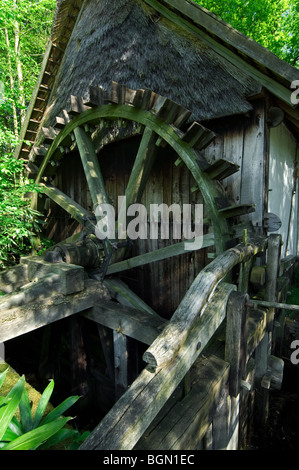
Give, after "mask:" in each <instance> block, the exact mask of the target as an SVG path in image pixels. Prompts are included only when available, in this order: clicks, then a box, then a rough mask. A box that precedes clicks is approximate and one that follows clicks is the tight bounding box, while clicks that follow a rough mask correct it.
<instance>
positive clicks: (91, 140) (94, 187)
mask: <svg viewBox="0 0 299 470" xmlns="http://www.w3.org/2000/svg"><path fill="white" fill-rule="evenodd" d="M190 115H191V112H190V111H188V110H186V109H185V108H183V107H181V106H180V105H178V104H177V103H175V102H173V101H171V100H170V99H168V98H164V97H162V96H160V95H157V94H156V93H154V92H153V91H151V90H137V91H133V90H130V89H128V88H127V87H125V86H122V85H119V84H117V83H115V82H112V85H111V90H110V93H109V94H106V93H104V92H103V90H102V88H100V87H99V88H95V87H91V88H90V90H89V93H88V95H87V96H85V97H75V96H71V99H70V107H69V109H67V110H63V111H62V113H61V115H60V116H58V117H56V123H55V124H54V126H53V127H52V128H43V140H42V142H41V143H40V145H39V147H37V148H35V156H34V157H33V159H32V160H31V161H29V168H31V171H32V168H33V170H34V171H35V172H36V173H37V175H36V183H39V184H41V185H42V188H43V192H44V194H45V195H46V196H47V197H49V198H50V199H51V200H52V201H54V202H55V203H56V204H57V205H59V206H60V207H61V208H63V209H64V210H65V211H66V212H67V213H68V214H69V215H70V216H71V217H72V218H73V219H75V220H76V221H77V222H78V223H79V224H81V226H83V227H84V231H85V236H86V234H87V235H88V234H95V228H96V223H97V221H96V217H95V214H94V211H95V208H96V207H97V206H98V205H100V204H103V203H111V198H110V195H109V194H108V191H107V188H106V184H105V181H104V178H103V174H102V170H101V157H98V155H97V148H96V145H95V141H97V145H99V144H98V141H99V137H98V136H99V135H100V136H102V137H101V138H102V140H103V141H104V136H105V132H103V129H105V128H106V129H107V128H109V126H110V127H111V126H113V127H114V129H115V127H118V128H120V127H122V126H124V125H125V126H128V123H129V125H130V126H131V131H130V132H134V133H135V134H139V135H140V141H139V143H138V149H137V153H136V156H135V158H134V163H133V166H132V168H131V173H130V177H129V179H128V181H127V185H126V188H125V192H124V195H125V196H126V208H128V207H129V206H130V205H132V204H135V203H140V202H141V200H142V195H143V193H144V190H145V187H146V183H147V180H148V178H149V175H150V173H151V171H152V167H153V164H154V162H155V159H156V158H157V151H158V149H159V148H164V147H167V148H170V149H171V150H172V152H173V153H174V154H175V159H174V162H173V163H174V164H175V165H176V166H180V165H185V166H186V167H187V169H188V170H189V172H190V174H191V175H192V178H193V179H194V184H193V186H192V188H191V192H193V191H196V190H199V191H200V193H201V195H202V200H203V204H204V207H205V211H206V213H207V217H206V218H205V220H204V221H205V222H207V223H208V224H209V225H210V230H209V231H210V233H209V234H207V235H205V236H204V241H203V247H207V246H211V245H214V247H215V253H216V255H217V254H219V253H221V252H223V251H224V250H225V248H226V244H227V242H228V240H229V239H230V237H231V232H230V225H231V224H230V220H231V218H232V217H235V216H238V215H240V214H242V213H244V211H245V212H248V211H250V210H252V207H247V206H246V207H242V206H234V205H230V203H229V201H228V199H227V197H226V195H225V192H224V190H223V188H222V186H221V183H220V181H221V179H223V178H225V177H227V176H229V175H231V174H232V173H234V172H236V171H238V167H237V166H236V165H234V164H232V163H230V162H228V161H225V160H221V161H217V162H215V163H214V164H212V165H210V164H209V163H208V162H207V161H206V160H205V158H204V157H203V155H202V153H201V151H202V150H203V149H204V148H206V147H207V146H208V145H209V144H210V143H211V142H212V140H213V139H214V137H215V135H214V133H213V132H211V131H210V130H208V129H206V128H205V127H203V126H202V125H201V124H199V123H197V122H193V123H192V124H191V125H189V124H188V125H187V126H186V123H187V121H188V120H189V119H190ZM132 129H133V131H132ZM95 136H97V137H95ZM74 149H76V151H77V152H78V153H79V155H80V159H81V162H82V166H83V169H84V174H85V177H86V181H87V187H88V191H89V192H90V197H91V201H92V207H91V208H90V209H91V210H87V209H86V208H83V207H82V206H81V205H80V204H79V203H78V202H76V201H75V200H74V199H72V198H71V197H69V196H68V195H67V194H65V193H64V192H62V191H61V190H60V189H58V188H57V187H55V186H54V185H53V184H52V181H54V180H55V174H56V172H57V168H58V165H59V164H61V162H62V161H63V160H64V159H66V158H67V155H68V152H69V151H70V150H74ZM69 161H70V160H69ZM189 189H190V188H189ZM37 202H38V198H37V197H36V198H35V200H34V205H35V207H38V204H37ZM113 202H114V203H115V201H113ZM158 202H159V203H161V202H162V201H158ZM211 232H212V233H211ZM90 243H92V242H90ZM96 245H97V247H98V248H99V247H100V248H99V249H100V250H102V256H100V257H99V258H98V261H96V262H93V261H91V262H89V267H97V268H99V271H100V272H101V273H102V278H106V277H107V276H111V275H115V274H119V273H122V272H123V271H126V270H128V269H132V268H134V267H136V266H140V265H145V264H148V263H154V262H155V261H159V260H163V259H167V258H169V257H172V256H177V255H181V254H183V253H184V252H185V244H184V242H180V243H175V244H173V245H169V246H167V247H163V248H160V249H159V248H158V249H154V250H151V251H150V252H149V253H146V254H142V255H139V256H130V254H129V257H128V250H125V249H124V243H123V241H122V242H121V243H120V241H119V240H112V241H111V240H110V241H109V240H108V239H106V240H102V243H100V244H99V242H98V241H97V243H96ZM97 247H95V246H93V248H94V250H95V251H92V255H91V256H92V257H93V260H95V258H96V256H95V252H96V249H97ZM68 248H70V247H68ZM71 251H72V252H73V253H75V251H77V250H74V249H73V250H71ZM116 252H117V253H116ZM68 254H69V255H70V252H69V251H68ZM70 256H71V255H70ZM70 256H69V257H68V261H69V262H74V263H75V262H76V261H75V260H76V258H72V257H70ZM84 256H85V255H84ZM78 264H81V263H80V262H78Z"/></svg>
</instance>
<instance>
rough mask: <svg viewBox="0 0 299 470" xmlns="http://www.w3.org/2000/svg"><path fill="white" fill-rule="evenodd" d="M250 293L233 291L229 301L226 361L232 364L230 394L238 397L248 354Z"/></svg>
mask: <svg viewBox="0 0 299 470" xmlns="http://www.w3.org/2000/svg"><path fill="white" fill-rule="evenodd" d="M247 300H248V295H246V294H243V293H241V292H232V294H231V295H230V297H229V299H228V303H227V320H226V339H225V361H226V362H228V363H229V364H230V373H229V394H230V396H232V397H237V396H238V395H239V393H240V390H241V388H240V387H241V380H242V379H244V374H245V368H246V355H247V351H246V349H247V341H246V338H247V331H246V314H247V309H246V302H247Z"/></svg>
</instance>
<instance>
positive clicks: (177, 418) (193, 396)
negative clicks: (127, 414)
mask: <svg viewBox="0 0 299 470" xmlns="http://www.w3.org/2000/svg"><path fill="white" fill-rule="evenodd" d="M228 376H229V364H228V363H227V362H224V361H223V360H222V359H220V358H218V357H216V356H209V357H199V358H198V360H197V361H196V362H195V364H194V367H193V370H192V388H191V390H190V392H189V393H188V395H187V396H186V397H184V398H183V399H181V400H179V401H178V402H177V403H176V404H175V405H174V406H173V407H172V408H171V410H169V412H168V413H167V414H166V415H165V416H164V418H163V419H162V420H159V421H158V422H157V424H156V427H150V428H149V430H148V431H150V432H146V433H145V435H144V436H143V437H142V438H141V439H140V441H139V442H138V443H137V445H136V446H135V448H134V450H172V451H174V450H194V449H196V448H197V446H198V444H199V442H200V441H201V439H203V437H204V436H205V434H206V432H207V430H208V428H209V426H210V423H211V420H212V419H213V416H214V415H215V412H216V409H217V406H218V405H219V400H220V399H221V396H222V394H223V388H224V387H226V385H227V382H228Z"/></svg>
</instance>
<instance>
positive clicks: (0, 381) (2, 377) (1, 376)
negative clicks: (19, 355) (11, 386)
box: [0, 367, 9, 388]
mask: <svg viewBox="0 0 299 470" xmlns="http://www.w3.org/2000/svg"><path fill="white" fill-rule="evenodd" d="M8 369H9V367H8V368H7V369H5V371H3V372H1V373H0V388H1V387H2V385H3V382H4V379H5V376H6V374H7V371H8Z"/></svg>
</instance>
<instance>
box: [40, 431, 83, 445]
mask: <svg viewBox="0 0 299 470" xmlns="http://www.w3.org/2000/svg"><path fill="white" fill-rule="evenodd" d="M79 437H80V433H79V431H76V430H74V429H60V430H59V431H58V432H57V433H56V434H54V435H53V436H52V437H50V438H49V439H47V441H46V442H45V443H44V444H41V445H40V446H39V447H38V448H37V450H44V449H49V447H53V446H57V444H60V443H61V442H63V441H65V440H66V439H71V441H72V442H73V441H74V440H76V439H79Z"/></svg>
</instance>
